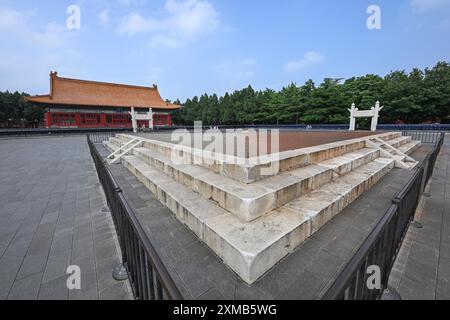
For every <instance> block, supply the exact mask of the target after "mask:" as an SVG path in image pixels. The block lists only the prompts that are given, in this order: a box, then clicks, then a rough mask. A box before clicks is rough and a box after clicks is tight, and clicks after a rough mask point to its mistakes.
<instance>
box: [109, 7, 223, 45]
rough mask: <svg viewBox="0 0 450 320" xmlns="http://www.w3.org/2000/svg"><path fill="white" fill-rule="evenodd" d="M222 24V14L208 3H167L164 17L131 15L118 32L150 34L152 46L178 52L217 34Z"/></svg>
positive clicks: (124, 20) (124, 19)
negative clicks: (207, 35) (201, 37)
mask: <svg viewBox="0 0 450 320" xmlns="http://www.w3.org/2000/svg"><path fill="white" fill-rule="evenodd" d="M219 24H220V19H219V15H218V12H217V11H216V10H215V8H214V7H213V5H212V4H211V3H210V2H209V1H207V0H186V1H180V0H167V1H166V4H165V6H164V10H163V14H162V17H144V16H143V15H141V14H139V13H136V12H134V13H130V14H129V15H127V16H125V17H123V19H122V21H121V23H120V25H119V27H118V28H117V32H118V33H119V34H121V35H129V36H133V35H136V34H139V33H142V34H150V36H151V40H150V44H151V45H153V46H163V47H168V48H176V47H180V46H183V45H185V44H186V43H188V42H189V41H192V40H194V39H195V38H197V37H199V36H201V35H205V34H211V33H213V32H214V31H215V30H216V29H217V28H218V26H219Z"/></svg>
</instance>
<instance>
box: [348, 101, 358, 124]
mask: <svg viewBox="0 0 450 320" xmlns="http://www.w3.org/2000/svg"><path fill="white" fill-rule="evenodd" d="M348 111H350V128H349V131H355V127H356V119H355V111H358V109H357V108H356V106H355V104H354V103H352V107H351V109H348Z"/></svg>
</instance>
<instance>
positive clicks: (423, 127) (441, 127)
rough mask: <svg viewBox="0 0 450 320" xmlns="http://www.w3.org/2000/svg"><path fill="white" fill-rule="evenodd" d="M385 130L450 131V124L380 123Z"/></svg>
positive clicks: (378, 127) (379, 126)
mask: <svg viewBox="0 0 450 320" xmlns="http://www.w3.org/2000/svg"><path fill="white" fill-rule="evenodd" d="M377 129H378V130H384V131H386V130H387V131H441V132H442V131H450V124H379V125H378V126H377Z"/></svg>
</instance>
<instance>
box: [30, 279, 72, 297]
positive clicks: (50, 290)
mask: <svg viewBox="0 0 450 320" xmlns="http://www.w3.org/2000/svg"><path fill="white" fill-rule="evenodd" d="M68 297H69V290H68V289H67V276H61V277H59V278H56V279H53V280H50V281H48V282H44V283H42V284H41V288H40V290H39V296H38V299H39V300H67V299H68Z"/></svg>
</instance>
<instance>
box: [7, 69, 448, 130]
mask: <svg viewBox="0 0 450 320" xmlns="http://www.w3.org/2000/svg"><path fill="white" fill-rule="evenodd" d="M26 96H28V94H27V93H19V92H9V91H6V92H0V127H12V126H37V125H41V124H42V123H43V119H44V109H43V108H42V107H40V106H36V105H33V104H30V103H28V102H27V101H26V100H25V99H24V98H25V97H26ZM377 100H379V101H380V102H381V104H382V105H384V106H385V108H384V109H383V111H382V112H381V119H380V121H381V123H410V124H416V123H425V122H428V123H435V122H440V123H450V64H449V63H448V62H438V63H437V64H436V65H435V66H434V67H433V68H431V69H429V68H426V69H424V70H420V69H418V68H415V69H413V70H412V71H411V72H409V73H407V72H405V71H393V72H391V73H389V74H388V75H386V76H385V77H380V76H378V75H373V74H368V75H366V76H363V77H353V78H350V79H346V80H345V81H343V80H342V79H332V78H326V79H324V80H323V82H322V83H321V84H319V85H316V84H315V83H314V81H312V80H308V81H306V83H305V84H304V85H302V86H298V85H297V84H296V83H291V84H289V85H288V86H286V87H284V88H282V89H281V90H279V91H275V90H272V89H265V90H260V91H256V90H254V89H253V88H252V87H251V86H248V87H247V88H244V89H242V90H237V91H234V92H233V93H226V94H225V95H223V96H221V97H219V96H218V95H217V94H212V95H209V94H204V95H202V96H200V97H194V98H192V99H187V100H186V101H185V102H184V103H181V102H180V101H179V100H177V101H175V103H178V104H182V105H183V106H184V107H183V108H182V109H181V110H179V111H175V112H173V113H172V121H173V122H174V123H175V124H179V125H192V124H193V122H194V121H200V120H201V121H203V123H204V124H205V125H244V124H346V123H348V121H349V120H348V118H349V113H348V110H347V108H349V107H350V105H351V104H352V103H353V102H354V103H355V104H356V106H357V107H359V108H360V109H369V108H370V107H372V106H374V105H375V102H376V101H377ZM366 122H368V121H366ZM363 124H364V123H363Z"/></svg>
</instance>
